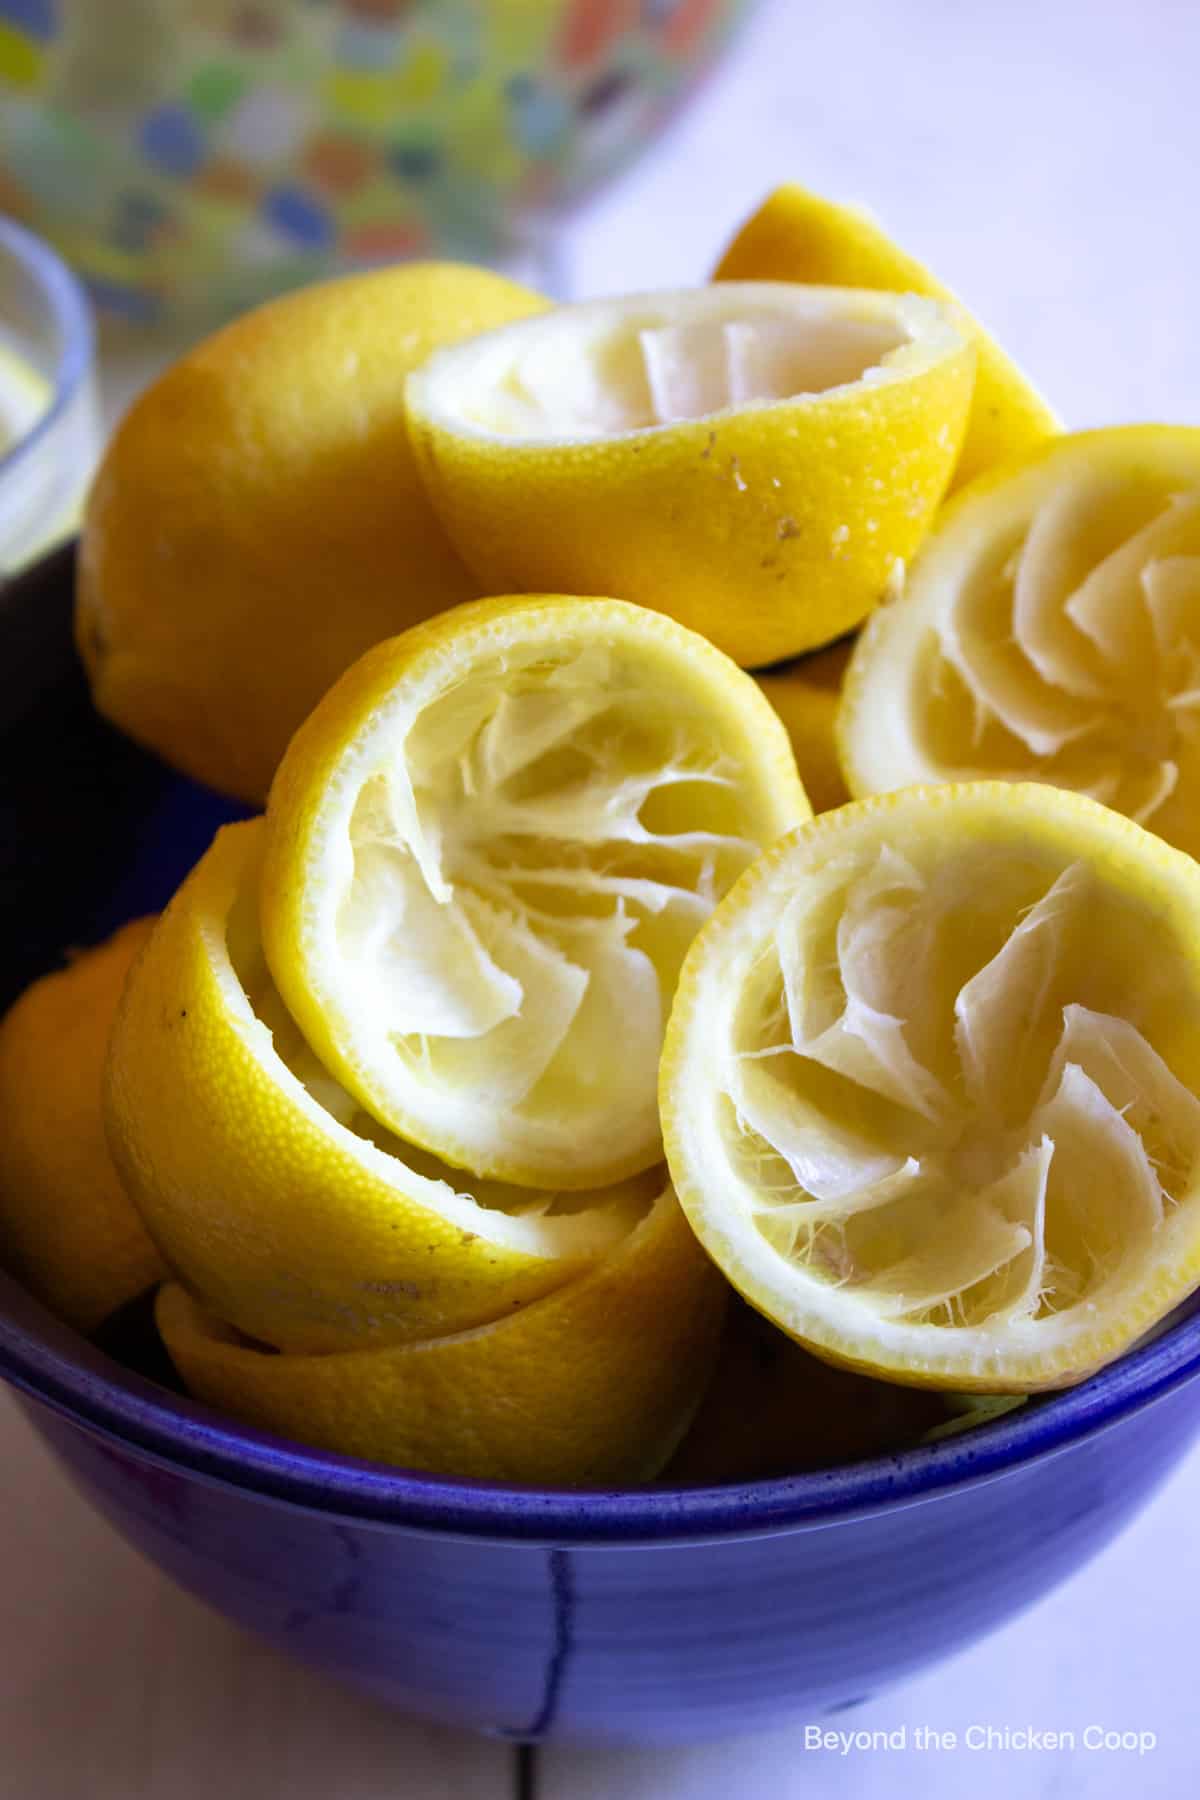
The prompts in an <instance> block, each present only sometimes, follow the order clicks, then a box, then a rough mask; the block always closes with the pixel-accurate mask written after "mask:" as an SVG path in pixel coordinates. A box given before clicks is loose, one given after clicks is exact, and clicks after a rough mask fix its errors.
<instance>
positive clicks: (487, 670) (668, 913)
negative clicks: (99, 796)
mask: <svg viewBox="0 0 1200 1800" xmlns="http://www.w3.org/2000/svg"><path fill="white" fill-rule="evenodd" d="M655 629H656V630H657V629H658V627H657V626H656V627H655ZM671 629H672V630H673V629H674V628H671ZM677 654H678V653H677V652H674V653H668V654H665V655H655V654H652V653H651V652H650V651H649V650H648V649H646V647H645V646H639V645H638V644H637V643H636V642H634V643H632V644H631V643H628V642H625V641H623V640H622V638H621V636H620V634H614V635H612V637H611V640H606V639H605V638H604V636H603V634H601V635H599V636H598V637H596V638H595V639H590V638H588V637H587V636H586V635H585V636H584V637H583V638H582V639H578V640H577V641H575V642H574V643H572V642H571V641H570V634H569V633H568V634H565V635H564V634H562V633H558V632H556V631H555V630H554V629H553V626H552V625H551V626H550V627H549V628H548V629H541V630H539V631H537V632H535V633H534V634H533V635H532V637H531V638H528V639H523V638H522V637H521V636H520V635H517V636H516V637H515V638H514V639H511V640H509V641H503V642H498V643H496V644H495V645H494V646H493V645H492V644H490V643H489V644H488V645H487V646H485V647H481V648H480V649H479V650H478V651H477V653H476V654H474V655H473V656H471V657H470V658H469V660H468V661H467V662H465V663H464V664H463V665H461V666H459V665H456V666H455V668H454V670H453V672H452V674H446V673H439V672H436V671H435V673H434V675H433V676H431V678H430V683H429V686H428V687H427V688H426V689H425V691H423V692H422V693H421V694H420V695H419V696H417V697H415V698H413V699H412V701H411V702H410V703H409V704H408V705H407V707H406V709H405V710H404V716H403V717H401V716H400V715H399V714H397V715H396V716H394V717H391V718H389V719H388V720H387V721H386V722H384V723H382V724H380V725H378V726H377V728H376V729H374V730H373V731H372V732H371V733H370V734H369V735H368V737H367V738H366V739H365V740H364V741H363V742H362V743H361V744H360V745H359V747H358V752H357V754H356V756H355V758H354V759H353V773H352V774H347V777H346V783H347V786H346V795H347V797H346V799H345V802H344V804H343V808H342V813H341V815H340V816H341V818H342V819H343V820H344V826H339V827H338V828H337V832H336V838H335V839H334V840H331V841H333V842H334V844H335V847H334V849H333V850H332V851H331V854H330V858H329V862H328V867H327V875H328V885H327V888H326V895H327V898H326V899H325V900H323V903H322V911H321V915H320V918H319V920H318V921H316V924H317V928H318V930H319V932H320V939H319V943H320V953H319V954H320V961H321V965H322V966H323V968H324V971H325V974H326V979H327V980H328V982H329V990H330V992H331V993H334V994H336V997H337V1007H338V1012H339V1018H340V1020H341V1022H342V1029H343V1031H344V1034H345V1041H346V1044H347V1045H348V1048H349V1054H350V1055H351V1056H352V1058H353V1061H354V1067H355V1069H356V1070H357V1071H361V1080H362V1084H363V1085H362V1088H361V1089H360V1091H361V1092H362V1094H363V1097H364V1099H366V1100H367V1101H368V1103H369V1104H370V1105H371V1107H372V1109H373V1110H375V1111H377V1112H378V1113H379V1115H380V1116H381V1117H385V1118H388V1119H389V1120H390V1121H391V1122H392V1123H393V1124H396V1125H398V1126H399V1128H400V1129H402V1130H403V1132H404V1134H405V1135H406V1136H414V1137H419V1138H420V1139H421V1140H422V1141H423V1142H426V1143H433V1144H437V1145H438V1147H439V1149H441V1148H442V1146H443V1145H447V1146H452V1148H448V1152H447V1153H449V1154H451V1155H453V1156H455V1157H456V1158H457V1157H459V1156H461V1157H462V1159H463V1160H464V1161H467V1160H470V1162H471V1164H472V1165H473V1166H476V1167H482V1168H489V1169H491V1170H493V1171H495V1172H501V1173H503V1172H506V1171H507V1169H508V1168H511V1167H512V1166H513V1164H514V1163H516V1164H517V1165H518V1166H520V1167H521V1168H522V1169H524V1167H525V1166H526V1165H527V1164H529V1163H532V1165H533V1166H534V1168H536V1169H537V1171H538V1183H539V1185H540V1184H541V1172H542V1171H543V1170H545V1169H551V1170H558V1171H560V1174H559V1175H557V1176H555V1177H554V1179H555V1180H557V1179H563V1180H564V1181H565V1184H566V1185H567V1186H574V1185H579V1184H580V1178H579V1177H577V1176H575V1175H574V1173H573V1172H575V1171H583V1172H585V1173H586V1171H587V1170H589V1169H603V1170H605V1171H611V1170H614V1169H617V1168H620V1169H631V1168H637V1167H646V1166H649V1165H650V1164H652V1163H654V1162H656V1161H657V1160H659V1158H660V1156H661V1139H660V1131H659V1122H658V1115H657V1107H656V1105H655V1085H656V1076H657V1067H658V1058H659V1052H660V1049H661V1042H662V1033H663V1028H664V1024H665V1020H666V1015H667V1011H668V1009H669V1005H670V999H671V995H672V993H673V991H674V986H675V981H676V978H677V974H678V970H679V967H680V964H681V963H682V959H683V956H684V954H685V952H686V950H687V948H688V945H689V944H690V942H691V940H692V938H693V937H694V935H695V933H696V931H697V930H698V929H699V927H700V925H701V924H702V923H703V922H704V920H705V919H706V918H707V916H708V915H709V913H710V912H711V911H712V909H713V907H714V906H715V905H716V903H717V902H718V900H719V899H720V898H721V897H722V895H723V894H724V893H725V892H726V890H727V889H728V888H729V886H730V885H731V884H732V882H733V881H734V880H735V879H736V877H737V876H738V875H739V874H740V873H741V871H742V870H743V869H744V868H745V867H746V866H747V864H748V863H749V862H750V861H751V860H752V859H753V858H754V856H755V855H756V854H757V853H758V851H759V849H760V848H761V846H762V844H763V843H764V842H766V841H769V839H770V838H771V837H773V836H774V835H776V834H777V832H778V831H779V830H780V829H782V828H783V826H784V825H785V824H786V823H788V822H791V821H792V820H793V819H794V817H795V816H796V813H795V809H794V807H793V808H792V809H790V810H789V809H788V807H787V799H788V798H790V796H791V790H790V789H789V788H788V787H787V784H786V782H785V780H784V779H783V775H782V770H783V764H782V759H781V781H780V788H779V795H778V797H777V798H776V797H774V796H772V795H769V794H767V793H765V792H764V788H765V786H766V783H765V782H764V776H763V762H764V760H769V754H768V752H767V751H766V750H765V749H763V750H762V751H759V750H758V749H757V748H756V749H755V750H752V751H749V752H748V755H747V753H746V751H747V747H746V745H745V744H744V742H743V740H742V739H741V738H740V737H732V736H730V735H729V732H728V729H727V728H726V727H725V726H724V725H723V724H722V723H721V720H722V716H723V713H722V709H720V708H716V707H713V706H712V705H711V704H710V703H709V696H708V693H707V683H706V681H705V680H704V678H703V676H702V674H701V671H700V669H699V668H697V669H696V671H695V676H696V678H695V679H694V680H693V679H692V675H693V671H692V670H690V669H687V668H685V666H683V665H681V664H680V663H679V662H678V661H677V660H676V657H677ZM723 679H725V680H728V679H729V676H727V675H726V676H724V677H723ZM736 679H737V680H738V681H739V682H740V681H741V680H742V678H741V677H737V678H736ZM746 689H747V698H748V700H749V703H750V704H752V705H753V706H754V707H755V709H757V706H758V703H759V699H760V697H759V696H758V694H757V692H756V691H751V684H750V683H749V681H748V680H747V681H746ZM762 704H763V711H764V720H763V724H764V729H765V731H766V732H767V733H773V732H774V730H775V724H776V722H775V721H774V718H773V715H771V714H770V712H769V708H768V707H767V706H766V703H765V702H763V703H762ZM779 739H780V744H779V748H780V750H781V751H784V752H786V740H785V739H784V738H783V734H782V728H780V730H779ZM767 741H773V739H770V738H769V739H768V740H767ZM351 789H352V790H353V791H352V793H351ZM343 829H344V832H345V836H344V838H343V837H342V836H341V832H342V830H343ZM601 1178H602V1177H599V1176H597V1177H596V1179H601ZM520 1179H530V1177H529V1176H527V1175H525V1174H522V1175H521V1177H520ZM586 1185H592V1182H591V1181H590V1180H588V1181H587V1182H586Z"/></svg>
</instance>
